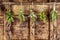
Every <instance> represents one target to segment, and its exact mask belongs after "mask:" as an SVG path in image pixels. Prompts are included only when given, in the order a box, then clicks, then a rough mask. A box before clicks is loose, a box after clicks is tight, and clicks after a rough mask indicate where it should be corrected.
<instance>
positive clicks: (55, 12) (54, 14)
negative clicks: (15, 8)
mask: <svg viewBox="0 0 60 40" xmlns="http://www.w3.org/2000/svg"><path fill="white" fill-rule="evenodd" d="M51 17H52V20H53V21H55V20H56V19H57V11H56V10H53V11H52V15H51Z"/></svg>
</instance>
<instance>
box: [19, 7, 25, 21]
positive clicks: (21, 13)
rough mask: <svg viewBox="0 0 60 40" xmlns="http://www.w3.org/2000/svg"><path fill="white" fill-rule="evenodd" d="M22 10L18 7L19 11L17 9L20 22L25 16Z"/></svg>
mask: <svg viewBox="0 0 60 40" xmlns="http://www.w3.org/2000/svg"><path fill="white" fill-rule="evenodd" d="M23 13H24V11H23V9H22V8H20V11H19V19H20V21H21V22H23V21H25V17H24V14H23Z"/></svg>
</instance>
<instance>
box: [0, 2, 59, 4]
mask: <svg viewBox="0 0 60 40" xmlns="http://www.w3.org/2000/svg"><path fill="white" fill-rule="evenodd" d="M54 3H55V2H50V3H40V2H33V5H43V4H44V5H53V4H54ZM1 4H4V5H21V2H0V5H1ZM55 4H56V5H60V3H59V2H58V3H57V2H56V3H55ZM22 5H32V2H22Z"/></svg>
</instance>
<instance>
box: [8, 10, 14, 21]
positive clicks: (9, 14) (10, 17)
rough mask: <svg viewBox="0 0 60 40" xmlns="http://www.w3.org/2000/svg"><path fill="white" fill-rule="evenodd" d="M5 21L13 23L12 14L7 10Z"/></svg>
mask: <svg viewBox="0 0 60 40" xmlns="http://www.w3.org/2000/svg"><path fill="white" fill-rule="evenodd" d="M7 20H8V21H9V22H14V19H13V14H12V12H11V10H8V11H7Z"/></svg>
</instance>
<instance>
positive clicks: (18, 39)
mask: <svg viewBox="0 0 60 40" xmlns="http://www.w3.org/2000/svg"><path fill="white" fill-rule="evenodd" d="M0 1H1V3H0V40H10V38H9V35H8V31H9V30H10V31H11V33H12V34H11V36H12V40H53V27H54V26H53V21H51V19H50V18H49V16H50V15H49V14H50V12H51V11H52V6H53V5H44V8H45V9H46V15H47V21H46V23H43V22H42V21H41V20H40V19H39V16H38V15H39V13H40V11H41V9H42V6H43V5H33V11H34V12H35V13H36V15H37V17H38V18H37V19H36V22H33V20H32V19H31V18H29V17H28V15H29V14H30V8H31V5H23V6H22V7H23V8H24V15H25V19H26V21H25V22H22V23H20V21H19V19H18V15H19V8H20V5H4V4H2V1H4V2H8V1H9V2H11V1H13V2H21V0H0ZM23 2H32V0H23ZM33 2H41V3H42V2H54V0H53V1H52V0H33ZM57 2H59V0H57ZM7 9H11V10H12V13H13V15H14V22H13V23H11V29H9V27H8V26H7V25H8V23H7V19H6V17H7V16H6V11H7ZM56 9H57V11H58V21H57V24H58V26H57V40H60V10H59V9H60V5H56Z"/></svg>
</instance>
